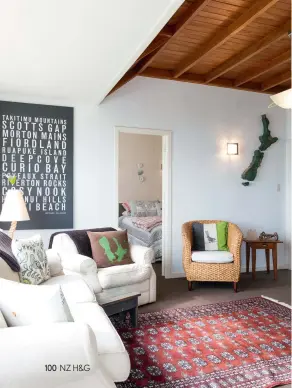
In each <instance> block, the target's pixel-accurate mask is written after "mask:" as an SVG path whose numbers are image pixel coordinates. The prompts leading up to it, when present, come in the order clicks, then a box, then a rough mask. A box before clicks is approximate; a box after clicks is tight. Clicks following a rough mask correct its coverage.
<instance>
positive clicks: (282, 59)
mask: <svg viewBox="0 0 292 388" xmlns="http://www.w3.org/2000/svg"><path fill="white" fill-rule="evenodd" d="M290 60H291V53H290V51H286V52H284V53H282V54H281V55H279V56H278V57H276V58H274V59H272V60H271V61H269V62H267V63H266V64H265V67H263V68H256V69H254V70H252V71H250V72H247V73H246V74H245V75H244V76H243V77H241V78H239V79H237V80H235V82H234V86H240V85H242V84H245V83H246V82H248V81H250V80H252V79H254V78H256V77H259V76H260V75H263V74H265V73H267V72H269V71H270V70H272V69H274V68H275V67H278V66H280V65H283V64H284V63H286V62H288V61H290Z"/></svg>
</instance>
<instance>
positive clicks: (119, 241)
mask: <svg viewBox="0 0 292 388" xmlns="http://www.w3.org/2000/svg"><path fill="white" fill-rule="evenodd" d="M87 234H88V237H89V240H90V244H91V250H92V258H93V260H94V261H95V262H96V264H97V267H98V268H106V267H111V266H113V265H123V264H132V263H133V261H132V259H131V256H130V247H129V242H128V235H127V231H126V230H117V231H111V232H87Z"/></svg>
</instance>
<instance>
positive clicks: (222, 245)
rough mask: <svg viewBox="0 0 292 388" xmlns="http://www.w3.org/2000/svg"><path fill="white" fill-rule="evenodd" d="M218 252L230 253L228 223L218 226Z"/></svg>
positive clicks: (220, 223) (219, 223)
mask: <svg viewBox="0 0 292 388" xmlns="http://www.w3.org/2000/svg"><path fill="white" fill-rule="evenodd" d="M216 229H217V239H218V251H229V249H228V246H227V240H228V222H226V221H221V222H217V224H216Z"/></svg>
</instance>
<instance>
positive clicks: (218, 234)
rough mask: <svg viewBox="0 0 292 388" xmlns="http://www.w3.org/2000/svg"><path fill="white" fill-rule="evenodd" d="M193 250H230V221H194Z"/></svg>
mask: <svg viewBox="0 0 292 388" xmlns="http://www.w3.org/2000/svg"><path fill="white" fill-rule="evenodd" d="M192 229H193V244H192V251H228V247H227V233H228V223H227V222H225V221H221V222H217V223H208V224H203V223H200V222H194V223H193V226H192Z"/></svg>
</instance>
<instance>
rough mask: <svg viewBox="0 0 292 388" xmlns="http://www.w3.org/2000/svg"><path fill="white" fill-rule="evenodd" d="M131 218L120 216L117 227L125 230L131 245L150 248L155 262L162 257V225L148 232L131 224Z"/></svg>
mask: <svg viewBox="0 0 292 388" xmlns="http://www.w3.org/2000/svg"><path fill="white" fill-rule="evenodd" d="M132 218H133V217H128V216H122V217H120V218H119V227H120V228H122V229H127V231H128V238H129V242H130V243H131V244H135V245H142V246H144V247H151V248H152V249H153V250H154V253H155V260H157V259H161V256H162V225H161V224H160V225H157V226H155V227H154V228H153V229H152V230H151V231H150V232H149V231H147V230H143V229H139V228H137V227H136V226H135V225H134V224H133V220H132Z"/></svg>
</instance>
